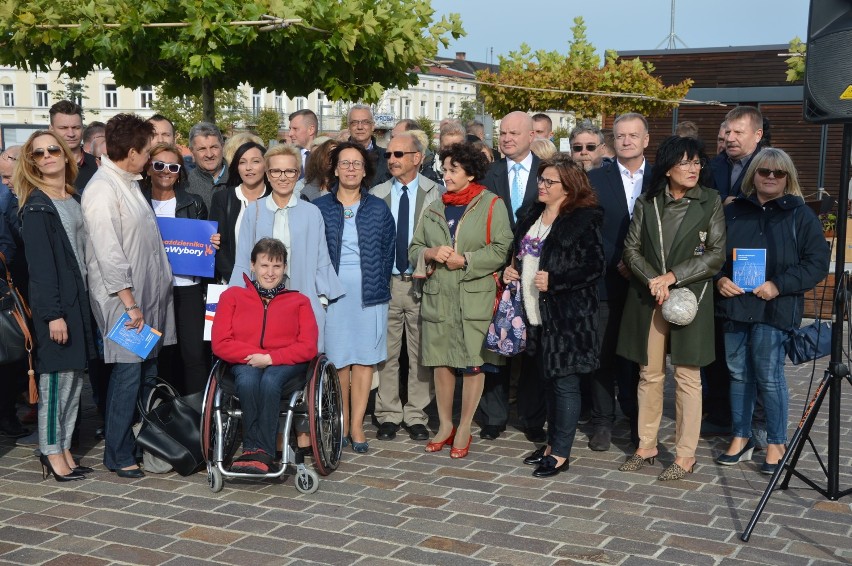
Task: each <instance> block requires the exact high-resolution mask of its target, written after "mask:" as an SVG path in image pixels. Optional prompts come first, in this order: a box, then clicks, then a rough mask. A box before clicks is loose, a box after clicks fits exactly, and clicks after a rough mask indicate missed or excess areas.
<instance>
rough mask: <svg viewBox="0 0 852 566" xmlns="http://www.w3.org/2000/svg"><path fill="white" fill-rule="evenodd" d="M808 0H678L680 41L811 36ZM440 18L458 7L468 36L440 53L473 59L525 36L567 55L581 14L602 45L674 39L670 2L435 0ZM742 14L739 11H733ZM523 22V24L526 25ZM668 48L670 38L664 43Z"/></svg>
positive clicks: (502, 51) (632, 46)
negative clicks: (572, 32)
mask: <svg viewBox="0 0 852 566" xmlns="http://www.w3.org/2000/svg"><path fill="white" fill-rule="evenodd" d="M808 6H809V2H808V0H709V1H707V0H677V2H676V4H675V30H674V31H675V33H676V34H677V36H678V37H679V38H680V40H681V42H682V43H681V42H678V44H677V45H678V47H682V46H683V44H686V46H687V47H691V48H698V47H728V46H745V45H776V44H785V45H786V44H787V43H789V41H790V40H791V39H793V38H794V37H796V36H798V37H800V38H801V39H802V40H803V41H804V40H805V39H806V35H807V26H808ZM432 7H433V8H434V9H435V18H436V19H438V20H440V18H441V16H442V15H445V14H448V13H450V12H456V13H458V14H459V15H460V16H461V20H462V27H463V28H464V30H465V31H466V32H467V35H466V36H465V37H462V38H461V39H459V40H456V41H452V42H451V43H450V45H449V47H447V48H446V49H440V50H439V51H438V53H439V57H452V56H453V55H455V53H456V52H457V51H464V52H466V53H467V58H468V59H469V60H472V61H479V62H488V63H490V62H492V49H493V62H494V63H497V62H498V56H499V55H507V54H508V53H509V51H513V50H516V49H517V48H518V47H520V45H521V43H524V42H526V43H527V44H529V45H530V47H532V49H533V50H537V49H544V50H545V51H559V52H560V53H567V51H568V42H569V41H570V39H571V27H572V26H573V25H574V23H573V20H574V18H575V17H576V16H582V17H583V19H584V20H585V24H586V37H587V38H588V40H589V42H590V43H591V44H592V45H594V46H595V47H596V48H597V49H598V51H599V52H600V53H601V54H603V51H604V50H605V49H615V50H616V51H642V50H652V49H656V48H657V46H658V45H660V43H663V42H667V41H668V36H669V32H670V27H671V0H632V1H626V0H588V1H585V2H577V1H575V0H523V1H522V2H519V1H518V0H514V1H509V0H432ZM733 15H735V17H734V16H733ZM521 22H523V25H521ZM664 46H665V43H664Z"/></svg>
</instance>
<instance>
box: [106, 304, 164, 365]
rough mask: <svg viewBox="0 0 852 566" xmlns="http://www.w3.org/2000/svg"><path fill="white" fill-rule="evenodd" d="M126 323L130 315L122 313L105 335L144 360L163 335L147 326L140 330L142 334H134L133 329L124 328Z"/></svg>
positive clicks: (134, 330)
mask: <svg viewBox="0 0 852 566" xmlns="http://www.w3.org/2000/svg"><path fill="white" fill-rule="evenodd" d="M128 322H130V315H128V314H127V313H124V314H123V315H121V318H119V319H118V321H117V322H116V323H115V324H114V325H113V327H112V329H111V330H110V331H109V333H108V334H107V338H109V339H110V340H112V341H113V342H115V343H116V344H118V345H119V346H121V347H122V348H126V349H128V350H130V351H131V352H133V353H134V354H136V355H137V356H139V357H140V358H142V359H143V360H144V359H146V358H147V357H148V354H150V353H151V350H153V349H154V346H156V345H157V342H159V341H160V338H162V336H163V333H162V332H160V331H159V330H156V329H154V328H151V327H150V326H148V325H147V324H146V325H145V326H144V327H143V328H142V332H136V329H135V328H127V327H126V326H124V325H125V324H126V323H128Z"/></svg>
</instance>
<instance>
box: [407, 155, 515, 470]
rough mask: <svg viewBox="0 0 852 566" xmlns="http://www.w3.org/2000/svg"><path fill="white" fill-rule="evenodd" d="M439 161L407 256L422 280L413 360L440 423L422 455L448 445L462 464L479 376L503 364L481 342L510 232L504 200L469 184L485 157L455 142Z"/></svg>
mask: <svg viewBox="0 0 852 566" xmlns="http://www.w3.org/2000/svg"><path fill="white" fill-rule="evenodd" d="M440 159H441V161H442V162H443V165H444V183H445V184H446V186H447V192H446V194H444V195H443V196H442V198H441V200H440V201H435V202H433V203H432V204H431V205H429V207H428V208H427V209H426V210H425V211H424V213H423V219H422V221H421V222H420V223H419V224H418V226H417V231H416V232H415V234H414V238H413V239H412V241H411V247H410V248H409V258H410V260H411V263H412V265H415V266H416V269H415V272H414V277H416V278H421V279H425V281H424V282H423V296H422V300H421V305H420V316H421V317H422V319H423V329H422V331H421V336H420V345H421V360H420V362H421V363H422V364H423V365H424V366H433V367H434V368H435V398H436V400H437V404H438V417H439V418H440V421H441V422H440V426H439V428H438V432H437V434H436V435H435V438H434V439H433V441H432V442H430V443H429V444H427V445H426V451H427V452H439V451H440V450H441V449H443V447H444V446H445V445H446V444H451V445H452V450H451V451H450V456H451V457H453V458H464V457H465V456H467V453H468V450H469V448H470V441H471V438H472V437H471V433H470V429H471V423H472V422H473V414H474V412H475V411H476V407H477V406H478V405H479V398H480V397H482V388H483V386H484V384H485V372H489V371H494V372H496V371H497V367H496V366H498V365H502V363H503V358H502V357H501V356H499V355H498V354H495V353H492V352H489V351H488V350H485V349H484V348H483V344H484V342H485V334H486V332H487V331H488V325H489V324H490V323H491V316H492V314H493V311H494V299H495V295H496V287H497V283H496V278H495V275H494V274H495V273H496V272H497V271H499V270H500V269H502V268H503V266H504V265H505V264H506V259H507V257H508V253H509V248H510V247H511V245H512V231H511V230H510V228H509V215H508V213H507V211H506V207H505V205H504V204H503V201H502V200H500V198H499V197H497V196H496V195H494V194H493V193H491V192H489V191H487V190H485V187H483V186H482V185H480V184H478V183H475V182H473V181H474V180H476V179H481V178H483V177H484V176H485V172H486V170H487V167H488V162H487V161H486V159H485V156H484V155H482V153H480V152H479V151H478V150H477V149H475V148H474V147H473V146H471V145H470V144H454V145H452V146H450V148H449V149H446V150H444V151H442V152H441V154H440ZM457 371H460V372H461V373H462V374H463V375H464V385H463V388H462V408H461V417H460V419H459V426H458V429H456V428H454V427H453V393H454V391H455V386H456V372H457Z"/></svg>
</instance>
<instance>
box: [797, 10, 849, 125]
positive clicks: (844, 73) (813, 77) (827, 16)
mask: <svg viewBox="0 0 852 566" xmlns="http://www.w3.org/2000/svg"><path fill="white" fill-rule="evenodd" d="M802 109H803V116H804V118H805V120H807V121H808V122H814V123H817V124H827V123H835V122H852V0H811V6H810V16H809V19H808V53H807V60H806V64H805V99H804V101H803V105H802Z"/></svg>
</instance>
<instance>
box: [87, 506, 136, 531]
mask: <svg viewBox="0 0 852 566" xmlns="http://www.w3.org/2000/svg"><path fill="white" fill-rule="evenodd" d="M85 520H86V521H91V522H93V523H99V524H101V525H109V526H113V527H126V528H130V529H132V528H135V527H138V526H139V525H142V524H143V523H147V522H148V521H149V520H150V519H149V518H148V517H143V516H138V515H134V514H132V513H117V512H115V511H109V510H97V511H93V512H91V513H89V514H88V515H86V519H85Z"/></svg>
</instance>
